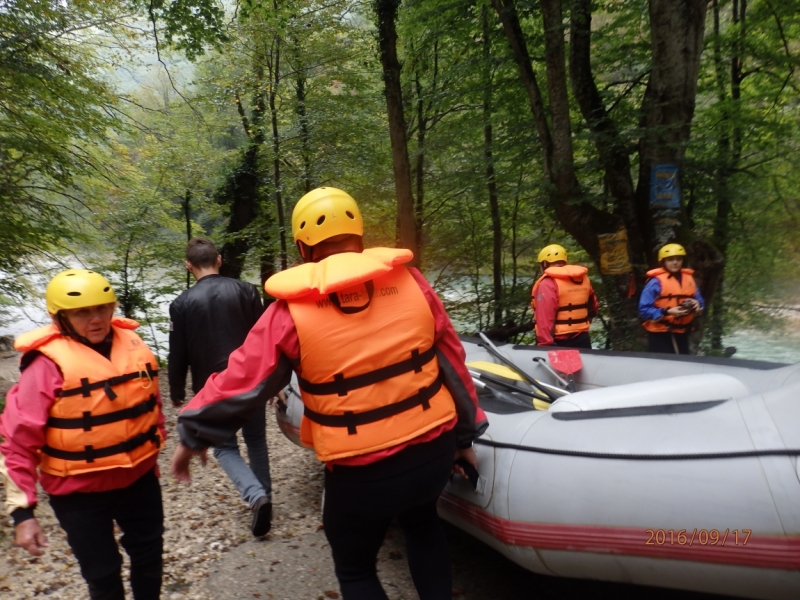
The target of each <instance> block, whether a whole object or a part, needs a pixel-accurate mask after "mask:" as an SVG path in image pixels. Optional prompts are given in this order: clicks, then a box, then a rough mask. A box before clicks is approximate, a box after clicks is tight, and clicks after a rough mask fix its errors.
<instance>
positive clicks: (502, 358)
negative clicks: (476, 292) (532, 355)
mask: <svg viewBox="0 0 800 600" xmlns="http://www.w3.org/2000/svg"><path fill="white" fill-rule="evenodd" d="M478 335H479V336H480V338H481V339H482V340H483V343H484V348H486V349H487V350H488V351H489V354H491V355H492V356H494V357H495V358H496V359H497V360H499V361H501V362H503V364H505V365H506V366H507V367H509V368H511V369H514V371H516V372H517V373H518V374H519V376H520V377H522V378H523V379H524V380H525V381H527V382H528V383H530V384H531V385H532V386H533V387H535V388H536V389H537V390H539V391H540V392H542V393H543V394H544V395H545V396H547V397H548V398H549V399H550V402H553V401H554V400H555V399H556V398H555V397H553V395H552V394H551V393H550V392H549V391H548V390H547V389H546V388H544V387H543V386H542V385H540V384H539V382H538V381H536V380H535V379H534V378H533V377H531V376H530V375H528V374H527V373H526V372H525V371H523V370H522V369H520V368H519V367H518V366H517V365H515V364H514V363H513V362H511V361H510V360H509V359H507V358H506V357H505V356H503V355H502V354H500V350H498V349H497V346H495V345H494V344H493V343H492V340H490V339H489V338H488V337H486V335H484V333H483V332H482V331H479V332H478Z"/></svg>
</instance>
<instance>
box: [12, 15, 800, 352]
mask: <svg viewBox="0 0 800 600" xmlns="http://www.w3.org/2000/svg"><path fill="white" fill-rule="evenodd" d="M516 5H517V9H518V11H519V14H520V18H521V25H522V27H523V29H524V33H525V36H526V39H527V42H528V46H529V48H530V50H531V55H532V58H533V67H534V70H535V72H536V75H537V77H538V78H539V81H540V82H543V81H545V80H546V74H545V70H544V32H543V28H542V16H541V13H540V4H539V3H536V2H529V1H527V0H523V1H520V2H517V4H516ZM226 6H228V5H227V4H223V3H221V2H217V1H215V0H179V1H167V0H156V1H154V2H149V1H148V2H145V1H144V0H129V1H128V2H126V3H119V2H112V1H111V0H96V1H90V0H80V1H75V2H68V3H41V2H34V1H33V0H13V1H10V2H4V3H2V8H0V81H2V82H3V83H2V84H0V241H2V244H0V270H2V271H4V272H6V273H14V272H15V270H18V269H19V268H20V266H21V265H23V264H24V261H25V260H29V259H31V258H33V257H34V256H36V255H39V256H41V254H42V252H43V251H45V252H50V253H51V255H52V256H53V257H55V258H56V259H57V260H60V259H61V257H63V256H65V255H68V253H69V251H75V249H78V250H79V251H80V253H81V254H82V255H85V256H87V257H90V258H87V259H85V260H84V262H87V264H88V263H89V262H91V263H92V266H97V267H98V268H102V270H103V271H104V272H106V273H108V274H109V276H110V278H111V279H112V280H113V282H114V284H115V287H116V289H118V290H119V295H120V298H121V301H122V305H123V309H124V311H125V313H126V314H128V315H131V316H133V317H135V318H139V319H144V320H147V321H149V322H150V323H152V324H153V325H152V326H153V328H154V329H153V331H152V332H150V333H149V334H148V335H149V336H150V340H151V341H153V342H154V341H155V340H157V339H163V322H159V319H160V318H161V319H163V316H161V317H159V316H158V315H160V314H161V311H160V308H159V307H160V306H161V305H163V304H164V303H165V302H167V301H168V300H169V299H171V298H172V297H173V296H174V295H175V294H177V293H178V291H179V290H180V289H181V288H182V287H183V286H184V285H185V272H184V270H183V268H182V264H181V261H182V254H183V244H184V243H185V239H186V237H187V235H188V234H189V233H191V234H194V235H197V234H205V235H209V236H211V237H212V238H213V239H214V240H215V241H216V242H218V243H220V242H226V243H233V242H243V243H244V244H243V247H244V248H245V249H246V252H247V260H248V267H249V271H250V272H253V271H258V270H260V271H261V272H262V273H268V272H269V271H270V270H273V269H276V268H281V259H282V258H283V257H282V252H283V247H282V244H281V240H282V236H283V240H284V241H285V240H286V238H287V236H288V235H289V232H288V223H289V222H290V218H289V217H290V214H291V209H292V207H293V205H294V203H295V202H296V200H297V199H298V198H299V197H300V196H302V195H303V194H304V193H305V192H306V191H307V190H308V189H309V188H312V187H316V186H319V185H336V186H339V187H342V188H344V189H347V190H348V191H349V192H350V193H351V194H353V196H354V197H356V198H357V199H358V200H359V201H360V203H361V204H362V208H363V211H364V213H365V217H366V231H367V234H366V240H365V241H366V244H367V245H379V244H382V245H393V244H394V240H395V236H396V202H395V199H394V179H393V170H392V164H391V149H390V145H389V136H388V128H387V122H386V115H385V110H386V105H385V98H384V96H383V94H384V87H383V80H382V72H381V67H380V62H379V60H378V56H377V41H376V40H375V32H374V28H373V26H372V25H371V24H372V23H373V22H374V17H373V15H372V14H371V12H370V11H371V10H372V9H371V7H370V6H369V5H367V4H363V3H357V2H352V1H350V0H335V1H334V2H328V3H321V2H318V1H316V0H288V1H286V2H282V3H276V2H272V1H264V0H245V1H242V2H239V3H237V4H236V11H235V12H229V14H227V15H226V13H225V7H226ZM565 6H566V5H565ZM719 6H720V8H721V14H722V19H721V22H720V34H719V35H715V34H714V32H713V19H712V18H711V16H709V22H708V27H707V35H706V50H705V53H704V55H703V62H702V67H701V74H700V85H699V90H698V97H697V103H696V104H697V106H696V113H695V118H694V121H693V123H692V137H691V140H690V143H689V145H688V148H687V151H686V152H687V159H686V170H685V174H684V178H683V181H682V182H681V186H682V190H683V193H684V198H685V200H686V202H687V208H688V213H689V216H690V218H691V221H692V222H691V223H690V226H691V228H692V231H693V233H694V234H695V235H696V236H697V237H698V238H704V239H712V240H715V243H717V244H718V246H719V247H720V248H722V249H723V251H724V254H725V255H726V258H727V262H726V267H725V272H724V286H723V292H722V293H723V298H724V305H723V308H722V309H721V310H722V311H723V312H724V324H725V326H726V327H728V329H729V330H730V328H732V327H739V326H740V325H741V324H743V323H746V322H754V323H755V322H758V323H761V322H763V321H764V320H765V318H766V317H769V315H770V314H773V312H774V311H772V312H769V311H767V312H765V311H764V310H760V309H758V308H754V305H765V306H773V305H782V304H783V303H784V299H785V298H787V297H796V294H797V290H796V287H794V286H793V284H792V283H793V282H794V281H796V280H797V277H798V275H800V247H798V237H797V235H796V231H797V227H798V225H799V224H800V223H798V222H797V218H798V217H797V215H798V214H800V211H799V210H798V209H800V204H798V199H797V194H796V190H797V188H798V186H799V185H800V181H798V174H797V173H798V169H797V168H796V167H797V161H798V159H797V156H800V154H798V152H797V151H798V149H800V148H798V143H797V139H798V133H800V131H798V124H799V123H798V116H799V115H798V110H800V109H799V108H798V106H800V102H798V91H799V90H798V85H800V82H798V73H800V70H798V69H797V67H798V66H800V64H798V58H797V56H796V52H797V44H796V40H797V39H798V38H800V16H798V15H800V1H798V0H790V1H787V2H783V3H776V2H768V1H766V0H752V1H751V2H749V3H747V28H746V32H745V34H744V35H742V31H741V28H740V27H738V26H737V24H736V23H735V22H734V20H733V18H732V12H731V6H732V4H731V0H726V1H723V2H720V3H719ZM231 8H233V7H231ZM565 10H568V7H567V8H566V9H565ZM130 11H133V14H134V18H135V19H138V21H137V26H139V27H140V26H141V19H142V18H145V19H147V20H149V21H150V27H146V28H145V29H146V30H145V31H144V32H142V35H145V36H149V37H148V38H147V39H144V38H135V39H134V37H132V36H134V35H138V34H133V33H131V32H133V31H135V30H136V29H135V28H133V27H131V28H127V27H125V25H126V24H127V25H129V24H130V23H128V22H126V21H124V19H123V16H122V13H123V12H126V14H130ZM649 18H650V17H649V13H648V3H647V2H645V1H644V0H638V1H636V2H618V1H616V0H615V1H611V0H600V1H599V2H597V3H595V4H594V7H593V22H592V52H591V60H592V68H593V71H594V77H595V83H596V84H597V88H598V91H599V93H600V96H601V98H602V101H603V104H604V106H605V107H606V109H607V110H608V111H609V113H610V115H611V117H612V119H613V120H614V123H615V125H616V127H617V129H618V130H619V136H620V140H621V142H622V144H623V145H624V146H625V147H629V148H631V150H630V156H631V161H632V164H631V168H632V171H633V179H634V181H635V180H636V178H637V176H636V172H637V171H638V163H637V160H638V158H637V153H636V150H635V147H636V144H637V143H638V140H639V139H640V138H641V137H642V134H643V131H642V128H641V127H642V126H641V123H642V114H641V106H642V98H643V95H644V91H645V89H646V86H647V83H648V78H649V75H650V68H651V58H650V56H651V51H652V49H651V47H650V23H649ZM484 19H486V28H484ZM148 29H149V31H148ZM397 30H398V34H399V44H398V51H399V53H400V60H401V62H402V65H403V68H402V86H403V94H404V102H405V116H406V121H407V124H408V131H407V133H408V138H409V148H408V151H409V157H410V160H411V164H412V169H413V171H414V181H413V183H414V193H415V197H416V199H417V202H418V207H417V214H416V216H417V220H418V225H419V236H420V237H419V239H420V242H421V247H422V260H423V262H422V264H423V267H424V271H425V273H426V275H427V276H428V277H429V278H430V279H431V281H432V282H433V283H434V284H435V286H436V288H437V290H438V291H439V292H440V294H441V295H442V297H443V299H444V301H445V303H446V305H447V307H448V309H450V310H451V313H452V315H453V318H454V321H455V322H456V323H457V326H458V327H459V329H461V330H462V331H465V332H474V331H475V330H476V329H485V328H488V327H493V326H495V325H500V324H505V323H506V322H507V321H514V322H516V323H518V324H519V323H523V322H527V321H529V320H530V317H531V314H530V308H529V302H530V299H529V293H530V286H531V284H532V283H533V281H534V280H535V278H536V276H537V275H538V266H537V265H536V263H535V257H536V253H537V252H538V250H539V249H540V248H541V247H542V246H544V245H546V244H548V243H551V242H559V243H563V244H564V245H566V246H567V247H568V249H569V250H570V254H571V256H572V257H573V258H574V259H575V260H576V261H577V262H580V263H582V264H585V265H587V266H590V267H591V266H592V265H591V264H590V260H589V257H588V256H587V255H586V253H585V252H583V251H582V250H581V248H580V247H579V245H578V244H577V243H576V242H575V241H574V240H572V239H571V238H569V237H568V236H567V235H566V234H565V233H564V231H563V230H562V228H561V227H560V225H559V224H558V219H557V217H556V215H555V214H554V212H553V207H552V205H551V204H550V202H549V200H548V198H549V192H550V190H549V188H548V184H547V183H546V182H545V179H544V176H543V168H542V164H541V161H542V152H541V149H540V147H539V142H538V138H537V134H536V127H535V125H534V123H533V120H532V117H531V111H530V108H529V106H528V104H527V103H528V100H527V95H526V92H525V90H524V89H523V87H522V85H521V83H520V78H519V74H518V71H517V66H516V64H515V62H514V60H513V58H512V55H511V52H510V50H509V47H508V42H507V39H506V38H505V36H504V33H503V30H502V27H501V26H500V23H499V21H498V18H497V15H496V14H495V12H494V11H493V10H491V9H490V6H489V4H487V3H477V4H476V3H473V2H467V1H465V0H408V1H407V2H405V3H402V4H401V5H400V7H399V9H398V13H397ZM154 33H155V34H157V35H158V48H159V49H160V50H162V51H163V50H164V49H165V48H170V49H172V50H174V51H177V52H180V53H182V54H183V55H184V56H186V57H187V58H188V59H190V60H192V61H194V64H193V65H192V66H191V69H187V73H191V76H187V77H186V78H185V79H186V80H187V81H186V82H185V85H184V87H183V88H181V92H180V94H181V95H180V96H179V95H178V92H177V90H175V87H176V82H175V80H174V79H173V77H172V75H167V74H165V72H164V71H163V70H161V71H160V75H153V74H151V75H150V76H148V77H145V78H144V81H142V82H140V85H139V87H138V89H137V90H135V91H134V92H133V93H131V94H130V95H129V97H127V100H128V102H127V103H126V109H125V110H126V115H125V117H124V118H122V117H121V112H120V108H119V107H120V104H119V103H118V99H117V97H116V91H115V90H114V89H113V86H112V85H111V83H110V81H111V76H110V74H109V71H108V68H107V67H108V64H109V63H110V64H113V66H115V67H118V66H120V65H123V64H125V65H130V64H133V63H136V62H137V61H138V62H141V61H142V60H144V58H143V55H141V54H137V49H139V48H141V47H144V46H143V45H145V44H150V47H151V48H152V46H153V45H155V44H156V41H155V39H154V37H153V35H154ZM109 34H110V35H111V37H114V39H115V44H116V46H114V48H115V49H113V50H112V49H110V47H111V46H109V45H107V40H106V38H103V36H107V37H108V36H109ZM101 39H102V40H104V41H102V43H101V41H100V40H101ZM88 41H91V42H93V43H87V42H88ZM120 44H121V45H122V46H126V45H127V47H123V48H122V49H120ZM126 53H127V58H124V56H125V55H126ZM718 56H719V57H721V63H720V62H719V60H718V59H717V57H718ZM736 57H739V58H740V59H741V61H742V65H743V66H742V68H743V73H744V77H743V79H742V82H741V85H740V87H739V89H738V91H737V94H738V95H735V94H734V93H733V92H732V88H731V86H730V83H729V81H728V79H729V74H728V73H727V71H729V66H730V64H731V61H732V60H733V59H734V58H736ZM160 58H161V59H163V60H169V57H168V55H163V56H160ZM124 61H129V62H128V63H124ZM184 64H185V63H184ZM720 64H723V65H724V70H725V71H726V74H725V78H728V79H726V81H728V83H725V84H724V85H723V86H722V88H724V90H723V89H721V87H720V86H721V84H720V69H719V65H720ZM174 72H175V70H173V73H174ZM189 80H191V81H189ZM542 88H543V90H544V92H545V93H546V86H544V85H542ZM186 100H189V102H190V104H187V102H186ZM571 101H572V102H573V104H572V105H571V107H570V110H571V114H572V122H573V123H574V124H575V126H574V127H573V129H572V134H573V140H572V141H573V145H574V157H575V162H576V170H577V174H578V179H579V180H580V182H581V185H582V189H581V199H583V200H586V201H588V202H590V203H591V204H593V205H594V206H595V207H596V208H599V209H602V210H609V211H610V210H611V207H612V206H613V202H614V199H613V198H612V197H611V195H610V193H609V191H608V189H607V185H608V184H607V181H606V180H605V179H604V168H603V165H602V164H601V161H600V158H599V156H598V153H597V149H596V145H595V142H596V134H595V133H592V132H591V131H590V128H589V126H588V124H587V123H586V122H585V121H584V120H583V118H582V116H581V115H580V112H579V110H578V107H577V104H576V103H575V102H574V99H571ZM545 102H547V98H545ZM487 126H491V130H489V129H488V127H487ZM725 140H727V143H728V150H726V151H725V152H723V151H722V149H723V147H724V145H725ZM736 144H739V146H736ZM736 148H738V151H735V149H736ZM245 185H247V186H251V188H250V189H249V191H248V193H249V194H250V197H251V198H252V199H253V201H254V202H255V205H254V206H253V207H251V208H252V209H253V211H252V215H251V216H250V217H249V218H248V219H246V220H245V221H246V223H245V224H244V227H243V228H241V229H236V228H235V227H231V224H232V222H233V221H234V220H235V219H237V218H238V215H237V212H236V211H237V210H238V208H237V206H236V205H235V202H234V199H235V198H237V197H240V196H241V195H242V193H243V186H245ZM491 189H493V190H494V191H493V192H491V191H490V190H491ZM492 194H494V195H493V196H492ZM721 198H726V199H727V200H728V201H729V203H730V214H729V216H728V217H727V218H726V219H721V218H720V216H719V215H720V207H721V206H723V203H721V201H720V199H721ZM187 199H188V207H189V211H190V220H189V226H188V229H189V230H190V231H187V223H186V220H185V213H184V210H185V208H184V206H185V204H186V203H187ZM493 201H496V206H497V209H498V213H497V217H498V219H499V227H500V233H501V236H500V237H501V239H500V240H499V248H500V252H501V260H500V267H499V268H500V281H501V289H500V291H499V293H498V290H496V289H495V286H494V280H493V270H492V261H493V249H494V247H495V246H494V244H495V243H496V240H495V238H494V236H493V229H492V226H493V222H492V219H491V207H492V202H493ZM281 222H283V223H284V227H283V229H281V226H280V223H281ZM496 222H497V221H496ZM723 223H724V227H723ZM722 231H724V232H725V240H726V242H725V243H724V244H720V243H719V241H720V240H721V239H722V237H720V236H721V232H722ZM287 245H288V256H287V257H286V260H287V262H288V264H289V265H291V264H292V263H293V262H294V261H296V260H297V256H296V254H295V253H294V251H293V250H292V248H291V247H292V244H291V239H290V238H289V240H288V244H287ZM592 271H593V272H595V273H596V269H595V268H593V269H592ZM13 282H14V278H13V277H6V278H3V279H2V281H0V289H3V288H9V287H12V286H13ZM595 283H597V284H598V285H596V286H595V287H596V289H597V290H598V292H599V293H600V294H601V296H606V297H607V296H608V293H610V294H614V293H615V291H614V290H613V289H611V287H609V288H608V293H606V294H604V291H605V290H604V288H603V286H602V285H600V282H599V281H596V282H595ZM607 300H608V298H601V301H603V305H604V306H608V305H609V304H608V301H607ZM606 310H607V309H606ZM498 315H499V319H498ZM159 327H160V328H162V331H160V332H159V331H157V328H159ZM599 337H602V336H600V335H599V334H598V338H599Z"/></svg>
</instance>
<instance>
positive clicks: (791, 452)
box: [473, 439, 800, 460]
mask: <svg viewBox="0 0 800 600" xmlns="http://www.w3.org/2000/svg"><path fill="white" fill-rule="evenodd" d="M473 443H474V444H478V445H481V446H490V447H492V448H502V449H506V450H520V451H522V452H536V453H537V454H555V455H557V456H579V457H582V458H608V459H616V460H712V459H719V458H752V457H758V456H800V449H798V448H796V449H788V448H784V449H775V450H740V451H737V452H709V453H705V454H702V453H701V454H616V453H613V452H586V451H583V450H559V449H557V448H539V447H537V446H521V445H520V444H507V443H505V442H495V441H494V440H485V439H477V440H475V441H474V442H473Z"/></svg>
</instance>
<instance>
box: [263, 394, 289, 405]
mask: <svg viewBox="0 0 800 600" xmlns="http://www.w3.org/2000/svg"><path fill="white" fill-rule="evenodd" d="M276 401H278V402H283V403H284V404H286V392H284V391H283V390H281V391H280V392H278V395H277V396H275V397H274V398H270V399H269V400H267V406H272V405H274V404H275V402H276Z"/></svg>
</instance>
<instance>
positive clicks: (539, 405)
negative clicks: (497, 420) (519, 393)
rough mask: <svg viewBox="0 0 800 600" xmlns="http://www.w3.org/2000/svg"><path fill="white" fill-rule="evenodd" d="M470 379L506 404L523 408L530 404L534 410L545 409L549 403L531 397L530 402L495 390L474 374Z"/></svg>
mask: <svg viewBox="0 0 800 600" xmlns="http://www.w3.org/2000/svg"><path fill="white" fill-rule="evenodd" d="M472 381H473V383H474V384H475V385H476V386H477V387H479V388H480V389H482V390H489V392H490V393H491V394H492V396H494V397H495V398H496V399H497V400H499V401H500V402H505V403H507V404H514V405H515V406H524V407H525V408H531V406H533V408H535V409H536V410H547V409H548V408H550V405H549V404H547V403H546V402H543V401H542V400H539V399H538V398H534V397H531V400H532V404H531V402H528V401H527V400H523V399H522V398H517V397H516V396H514V395H513V394H508V393H506V392H502V391H500V390H496V389H494V388H493V387H491V386H488V385H486V384H485V383H484V382H483V381H481V380H480V379H478V378H477V377H475V376H474V375H473V376H472Z"/></svg>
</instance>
